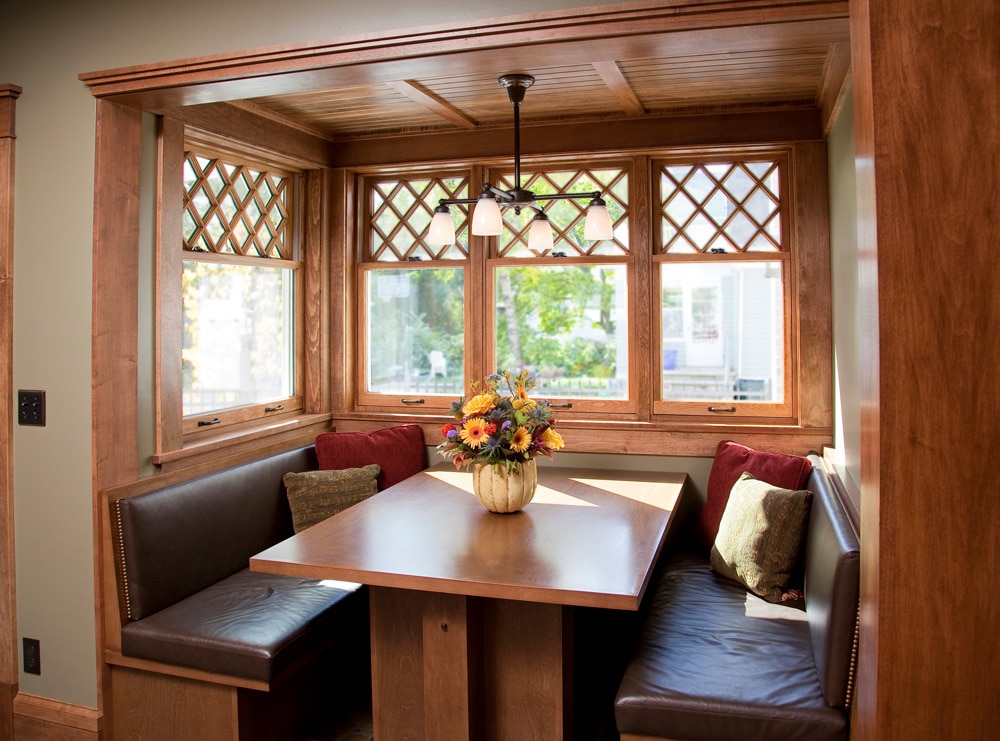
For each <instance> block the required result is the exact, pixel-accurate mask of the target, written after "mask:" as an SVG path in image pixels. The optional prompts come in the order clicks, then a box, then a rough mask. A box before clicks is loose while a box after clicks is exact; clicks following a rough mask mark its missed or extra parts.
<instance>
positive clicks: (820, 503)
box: [615, 456, 860, 741]
mask: <svg viewBox="0 0 1000 741" xmlns="http://www.w3.org/2000/svg"><path fill="white" fill-rule="evenodd" d="M810 461H811V462H812V463H813V470H812V473H811V474H810V478H809V481H808V485H807V486H808V488H809V489H810V490H811V491H812V492H813V497H812V505H811V508H810V514H809V523H808V528H807V532H806V540H805V543H804V545H803V559H804V564H803V565H804V570H805V577H804V593H805V599H804V606H803V605H802V604H801V603H800V604H798V605H789V604H772V603H769V602H765V601H764V600H762V599H760V598H758V597H757V596H755V595H753V594H751V593H749V592H747V590H746V589H745V588H744V587H743V586H742V585H741V584H739V583H737V582H735V581H732V580H729V579H726V578H724V577H722V576H720V575H719V574H716V573H714V572H713V571H712V570H711V569H710V566H709V560H708V558H707V557H706V556H705V555H704V554H701V553H699V554H692V553H691V552H684V553H681V554H678V555H675V556H673V557H671V558H670V560H668V562H667V563H666V564H665V565H664V567H663V571H662V574H661V576H660V579H659V581H658V583H657V584H656V585H655V589H654V593H653V596H652V599H651V601H650V604H649V607H648V612H647V614H646V616H645V622H644V624H643V627H642V630H641V632H640V637H639V640H638V643H637V645H636V648H635V651H634V654H633V655H632V658H631V659H630V661H629V663H628V665H627V668H626V670H625V673H624V677H623V679H622V682H621V684H620V686H619V691H618V696H617V698H616V701H615V720H616V723H617V725H618V729H619V731H620V732H621V738H622V741H638V740H639V739H654V738H666V739H678V740H680V739H686V740H688V741H724V740H726V739H734V740H735V739H739V740H740V741H795V740H796V739H802V740H803V741H806V740H807V739H808V741H834V740H837V739H839V740H843V739H846V738H847V720H848V718H847V708H848V707H849V705H850V700H851V690H852V682H853V673H854V661H855V652H856V636H857V616H858V595H859V578H860V577H859V557H860V545H859V542H858V539H857V536H856V534H855V531H854V528H853V526H852V525H851V522H850V520H849V518H848V517H847V514H846V512H845V511H844V509H843V506H842V504H841V501H840V499H839V497H838V495H837V493H836V491H835V490H834V489H833V487H832V485H831V482H830V479H829V476H828V474H827V473H826V470H825V468H824V465H823V462H822V461H821V460H820V459H819V458H818V457H817V456H810Z"/></svg>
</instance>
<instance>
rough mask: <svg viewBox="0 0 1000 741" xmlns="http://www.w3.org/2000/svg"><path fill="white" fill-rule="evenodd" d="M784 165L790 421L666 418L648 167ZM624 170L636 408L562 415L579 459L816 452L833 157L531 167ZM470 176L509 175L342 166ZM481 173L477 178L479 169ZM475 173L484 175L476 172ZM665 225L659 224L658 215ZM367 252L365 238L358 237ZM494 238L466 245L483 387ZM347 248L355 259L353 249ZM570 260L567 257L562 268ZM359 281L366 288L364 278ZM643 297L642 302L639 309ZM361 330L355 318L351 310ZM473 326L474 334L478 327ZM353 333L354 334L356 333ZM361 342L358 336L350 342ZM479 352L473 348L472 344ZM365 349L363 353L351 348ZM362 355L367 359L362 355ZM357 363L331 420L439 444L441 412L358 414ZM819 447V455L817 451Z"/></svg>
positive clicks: (475, 355) (791, 147)
mask: <svg viewBox="0 0 1000 741" xmlns="http://www.w3.org/2000/svg"><path fill="white" fill-rule="evenodd" d="M779 156H784V157H786V158H787V172H786V175H785V177H783V178H782V182H781V188H782V189H783V196H782V199H781V200H782V208H783V209H784V210H785V211H786V212H787V213H786V215H784V216H783V217H782V218H783V222H782V223H783V229H786V230H787V234H785V235H783V237H785V236H786V237H787V243H788V244H789V245H790V255H789V256H788V258H787V259H786V271H787V274H786V275H785V276H783V281H784V289H783V290H784V295H785V297H786V298H785V317H784V322H785V326H786V327H787V329H786V330H785V332H786V337H785V342H786V347H785V364H786V372H785V379H786V383H788V384H790V387H791V392H790V393H788V394H786V395H785V401H786V402H787V404H788V405H789V412H788V414H782V415H777V416H776V415H775V414H774V409H773V408H771V409H767V410H765V411H766V414H760V413H759V412H758V410H757V409H754V408H753V407H751V406H748V405H747V403H746V402H744V403H743V405H742V408H741V412H742V413H741V414H740V415H726V416H721V417H719V416H709V415H707V414H705V413H694V414H690V413H684V412H687V410H680V411H677V410H669V411H664V410H663V409H662V407H658V406H657V404H656V398H657V395H658V394H659V381H657V373H658V368H659V365H660V363H659V358H658V357H657V354H658V353H659V349H658V348H659V343H660V340H659V339H658V334H659V331H660V325H659V321H660V320H659V318H658V314H659V305H660V304H659V295H660V294H659V287H660V281H659V275H658V273H659V265H658V262H659V260H656V259H654V257H655V256H654V255H653V244H654V240H655V238H654V236H653V233H654V227H655V225H654V224H653V223H652V222H653V219H652V218H650V216H649V215H646V216H643V215H642V209H644V208H645V209H654V208H655V206H654V205H653V204H652V199H653V182H652V180H653V177H654V168H653V165H652V162H653V160H663V159H668V158H678V159H691V158H707V157H715V158H719V159H722V160H725V161H730V160H738V159H740V158H748V159H749V158H753V159H761V158H764V157H779ZM601 159H603V160H605V161H612V162H613V161H617V162H623V161H624V162H628V163H629V167H630V170H629V187H628V190H629V203H630V212H631V216H630V222H629V233H630V251H631V257H630V258H629V259H630V260H631V261H632V263H633V265H632V268H633V269H632V270H630V271H629V273H628V281H629V292H630V296H629V302H630V304H629V313H630V315H631V316H630V319H631V321H630V328H629V352H630V356H629V362H630V397H631V398H632V399H634V400H635V407H636V408H635V409H634V410H631V409H630V410H628V411H619V410H616V411H614V412H610V413H598V412H593V411H583V410H580V409H571V410H566V411H562V412H560V414H559V420H560V428H561V429H562V430H563V431H564V435H567V436H568V437H567V442H568V443H569V444H570V445H571V447H572V449H573V450H576V451H580V452H616V451H617V452H630V453H646V454H686V453H688V454H692V453H695V452H696V451H697V454H707V452H708V451H709V450H714V446H715V444H716V443H717V442H718V440H720V439H726V438H728V439H736V440H740V441H743V442H745V443H746V444H750V445H755V446H758V447H769V448H775V449H780V448H782V447H785V446H787V445H788V441H790V440H792V439H796V440H799V441H800V444H803V445H808V446H810V447H817V446H819V445H821V444H822V442H821V441H823V440H825V439H827V438H828V436H829V434H830V430H831V429H832V427H831V425H832V388H833V387H832V379H833V373H832V366H831V361H830V358H831V357H832V347H831V340H830V335H829V332H830V322H831V315H830V306H831V300H832V296H831V288H830V267H829V257H830V242H829V214H828V209H827V186H826V179H825V173H826V150H825V146H824V143H823V142H822V141H821V140H812V139H806V140H792V141H788V142H764V143H761V144H741V145H732V144H706V145H697V146H692V145H685V146H676V147H671V146H663V147H647V148H641V149H639V148H637V149H636V150H634V151H628V150H615V151H607V150H597V149H594V150H586V149H584V150H581V151H580V153H578V154H572V155H554V156H546V157H541V156H539V157H531V158H524V159H523V162H524V163H526V164H525V165H524V166H525V167H530V168H532V169H539V168H541V167H544V166H546V165H551V166H553V167H555V168H558V167H560V166H563V167H565V166H566V165H565V163H566V162H567V161H568V162H570V163H571V165H573V166H580V164H581V163H583V162H587V163H590V162H596V161H598V160H601ZM462 165H465V166H468V167H470V168H471V169H472V172H473V175H472V177H471V178H470V182H471V183H476V182H487V181H488V180H489V178H488V176H487V174H488V172H489V170H490V168H511V167H512V163H511V162H510V161H509V160H495V159H492V158H489V157H484V158H475V157H471V158H469V159H468V160H465V161H463V162H460V163H458V164H456V162H455V161H453V160H450V161H443V160H442V161H418V162H414V163H410V164H408V165H404V164H393V165H368V166H365V167H356V168H345V170H344V172H345V175H346V177H347V179H348V181H349V182H353V183H355V184H356V183H357V182H358V179H359V178H360V177H363V176H370V175H372V174H379V173H383V172H399V171H400V170H402V169H404V168H406V169H409V170H411V171H413V170H415V169H420V170H422V171H424V172H426V171H434V170H443V169H448V168H451V169H454V168H455V167H456V166H462ZM477 168H478V169H477ZM477 172H478V173H479V176H477V175H476V173H477ZM359 198H360V194H357V193H356V194H355V195H354V200H353V203H351V202H350V201H351V199H350V198H348V199H345V201H344V203H345V204H347V206H348V209H349V213H350V214H352V219H353V221H354V224H355V229H356V230H360V231H361V233H363V229H364V225H363V223H362V222H363V216H364V214H363V211H362V209H360V208H359V207H358V205H357V204H358V202H359ZM657 218H658V217H657ZM355 239H356V240H357V243H358V244H360V237H359V236H358V237H355ZM486 239H487V238H481V237H471V236H470V258H469V259H470V273H469V277H468V280H467V291H471V292H472V293H470V294H469V295H470V297H471V298H470V299H469V303H470V304H472V303H477V302H476V300H475V296H483V299H484V300H483V304H482V306H483V309H484V310H483V311H481V312H474V317H473V319H472V320H471V321H470V320H469V319H467V324H466V335H467V339H466V376H467V379H476V378H482V377H484V376H485V375H486V374H488V373H490V372H492V370H493V369H491V368H489V367H488V363H487V362H486V360H485V359H486V358H492V357H493V351H492V349H491V348H489V347H487V346H486V344H484V343H486V342H489V341H491V340H486V339H484V338H483V337H480V336H478V335H477V336H474V337H473V338H472V339H469V332H470V331H472V330H471V328H472V327H473V326H477V327H484V328H488V329H487V330H485V331H483V332H482V333H481V334H483V335H488V336H489V337H492V335H493V328H492V318H491V316H490V313H489V312H491V311H492V306H488V305H487V304H488V303H489V302H492V301H493V298H492V297H493V295H494V288H493V287H492V285H491V284H492V279H491V278H490V277H489V276H490V275H491V272H490V269H489V267H488V265H487V262H488V261H489V260H491V259H493V258H491V257H489V256H487V254H486V248H485V246H484V244H483V242H485V240H486ZM352 249H358V248H356V247H353V246H352ZM761 254H762V255H764V256H765V257H764V258H763V259H774V257H775V256H777V255H778V253H761ZM562 259H565V258H560V260H562ZM354 279H355V280H357V281H358V282H357V284H356V285H359V286H360V273H359V272H358V273H356V274H355V276H354ZM642 297H646V299H643V298H642ZM348 312H349V314H350V315H352V316H353V317H354V318H355V320H356V319H357V311H356V309H355V308H354V307H348ZM473 321H475V322H479V324H476V325H473V323H472V322H473ZM355 326H357V325H355ZM361 340H362V338H361V337H360V335H356V336H355V338H354V342H356V343H360V342H361ZM473 343H474V344H473ZM647 343H655V345H656V347H657V353H653V352H651V351H650V347H647ZM354 347H355V348H359V347H360V345H354ZM356 352H357V354H360V353H361V352H363V351H362V350H360V349H358V350H357V351H356ZM360 372H361V369H360V365H358V368H357V371H356V373H355V375H354V376H353V377H352V378H351V379H350V380H347V381H345V383H344V386H345V388H348V387H350V388H353V391H352V392H351V394H350V396H349V397H345V402H346V405H345V406H343V407H341V408H340V409H339V410H338V409H337V408H334V417H335V418H339V419H342V420H345V421H348V420H364V421H366V423H371V422H372V421H376V420H377V421H382V422H386V421H390V420H393V421H398V420H402V419H406V420H410V421H415V422H419V423H421V424H425V425H426V426H425V432H428V431H429V434H433V431H434V430H436V429H437V427H438V426H439V425H440V422H441V421H442V420H444V419H446V417H445V416H442V415H438V414H436V413H435V411H434V410H431V409H426V410H424V411H423V412H421V410H418V409H401V408H399V407H392V406H374V405H369V406H366V405H363V404H361V403H360V402H359V397H358V395H357V393H356V388H354V385H355V384H356V383H357V380H356V379H358V378H361V376H360ZM817 449H818V447H817Z"/></svg>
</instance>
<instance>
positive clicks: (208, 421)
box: [198, 417, 222, 427]
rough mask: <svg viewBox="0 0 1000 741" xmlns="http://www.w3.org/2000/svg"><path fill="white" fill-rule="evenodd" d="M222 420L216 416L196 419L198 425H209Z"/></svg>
mask: <svg viewBox="0 0 1000 741" xmlns="http://www.w3.org/2000/svg"><path fill="white" fill-rule="evenodd" d="M221 421H222V420H221V419H219V418H218V417H216V418H215V419H200V420H198V426H199V427H210V426H211V425H217V424H219V423H220V422H221Z"/></svg>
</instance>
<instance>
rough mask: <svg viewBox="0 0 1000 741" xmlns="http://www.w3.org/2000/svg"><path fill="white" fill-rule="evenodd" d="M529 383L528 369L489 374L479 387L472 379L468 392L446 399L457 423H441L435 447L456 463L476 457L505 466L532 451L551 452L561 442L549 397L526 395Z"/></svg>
mask: <svg viewBox="0 0 1000 741" xmlns="http://www.w3.org/2000/svg"><path fill="white" fill-rule="evenodd" d="M534 386H535V380H534V378H533V377H532V376H531V374H530V373H529V372H528V371H527V370H521V371H520V372H519V373H518V374H517V375H516V376H513V377H512V376H511V373H510V371H504V372H502V373H494V374H492V375H489V376H487V377H486V379H485V381H484V383H483V387H482V389H479V382H474V383H473V384H472V391H473V395H472V396H471V397H469V398H468V399H465V398H462V399H459V400H458V401H453V402H452V403H451V414H452V416H453V417H454V418H455V419H456V420H457V423H455V424H452V423H448V424H446V425H444V426H443V427H442V428H441V434H442V435H444V438H445V440H444V442H443V443H441V444H440V445H438V452H439V453H440V454H441V455H443V456H444V457H446V458H451V459H452V460H453V461H454V463H455V468H461V467H462V466H464V465H470V464H473V463H480V464H485V465H493V466H496V465H500V464H503V465H505V466H506V467H507V468H508V469H509V468H513V467H514V466H516V465H517V464H519V463H523V462H525V461H529V460H531V459H532V458H534V457H535V456H536V455H544V456H547V457H549V458H551V457H552V452H553V451H555V450H559V449H560V448H562V447H564V445H565V443H564V442H563V439H562V435H560V434H559V433H558V432H556V430H555V424H556V421H555V419H553V417H552V410H551V408H550V407H549V403H548V402H547V401H545V400H544V399H532V398H531V397H530V396H528V392H529V391H531V389H532V388H534Z"/></svg>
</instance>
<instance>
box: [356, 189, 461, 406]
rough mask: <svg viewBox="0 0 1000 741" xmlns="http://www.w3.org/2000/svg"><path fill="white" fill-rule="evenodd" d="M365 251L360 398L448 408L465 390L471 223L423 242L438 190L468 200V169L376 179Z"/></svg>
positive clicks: (369, 194) (368, 203)
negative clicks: (438, 240) (442, 240)
mask: <svg viewBox="0 0 1000 741" xmlns="http://www.w3.org/2000/svg"><path fill="white" fill-rule="evenodd" d="M364 182H365V184H366V186H367V187H366V188H365V192H364V199H365V213H366V214H367V218H366V226H367V228H366V230H365V240H364V246H363V249H362V251H361V255H362V257H361V290H360V292H359V295H360V296H361V297H362V299H361V302H360V303H361V311H360V322H359V324H360V327H359V329H360V335H361V338H362V341H361V346H362V347H363V348H364V350H363V353H362V357H361V359H360V361H361V362H360V366H361V382H360V384H359V392H360V393H359V395H360V399H361V403H363V404H371V405H376V406H389V407H393V406H408V407H412V408H419V409H447V407H448V405H449V404H450V402H451V399H453V398H455V397H456V396H459V395H461V394H462V393H463V389H464V388H465V341H466V309H467V299H466V296H467V277H468V267H469V245H468V226H467V224H466V223H465V222H464V221H463V223H462V224H460V225H456V230H455V231H456V236H457V240H456V243H455V244H453V245H444V246H434V245H430V244H428V243H427V242H426V240H425V237H426V233H427V228H428V226H429V225H430V221H431V218H432V216H433V209H434V207H435V206H436V205H437V203H438V201H439V200H440V199H441V198H466V197H467V195H468V191H469V182H468V176H467V175H463V174H443V175H439V176H434V177H422V176H419V175H405V174H404V175H399V176H393V177H386V178H371V179H368V180H365V181H364Z"/></svg>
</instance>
